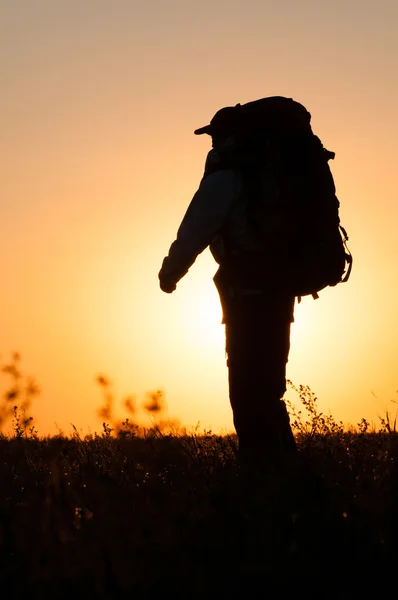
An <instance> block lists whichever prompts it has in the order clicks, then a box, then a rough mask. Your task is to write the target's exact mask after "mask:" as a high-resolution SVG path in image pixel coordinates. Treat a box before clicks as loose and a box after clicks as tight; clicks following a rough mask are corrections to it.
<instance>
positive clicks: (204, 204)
mask: <svg viewBox="0 0 398 600" xmlns="http://www.w3.org/2000/svg"><path fill="white" fill-rule="evenodd" d="M241 186H242V182H241V177H240V176H239V175H238V174H236V173H235V172H234V171H232V170H222V171H217V172H216V173H213V174H212V175H208V176H207V177H205V178H204V179H202V181H201V184H200V186H199V189H198V191H197V192H196V194H195V195H194V197H193V198H192V201H191V203H190V205H189V207H188V210H187V212H186V213H185V216H184V218H183V220H182V223H181V225H180V227H179V229H178V232H177V238H176V240H175V241H174V242H173V243H172V245H171V246H170V250H169V253H168V256H166V258H165V259H164V260H163V264H162V268H161V270H160V272H159V281H160V287H161V289H162V290H163V291H164V292H167V293H171V292H172V291H174V290H175V289H176V285H177V282H178V281H179V280H180V279H181V278H182V277H184V275H185V274H186V273H187V271H188V269H189V268H190V267H191V265H192V264H193V263H194V262H195V260H196V257H197V256H198V255H199V254H200V253H201V252H203V250H204V249H205V248H207V246H208V245H209V244H210V243H211V241H212V240H213V238H214V236H215V235H216V233H217V232H218V231H219V230H220V228H221V227H222V225H223V224H224V223H225V220H226V218H227V216H228V213H229V211H230V209H231V207H232V205H233V203H234V202H235V201H236V200H237V199H238V198H239V195H240V193H241Z"/></svg>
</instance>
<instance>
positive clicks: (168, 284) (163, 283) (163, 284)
mask: <svg viewBox="0 0 398 600" xmlns="http://www.w3.org/2000/svg"><path fill="white" fill-rule="evenodd" d="M159 284H160V289H161V290H162V292H165V293H166V294H171V293H172V292H174V290H175V289H176V288H177V286H176V284H175V283H174V281H170V280H167V279H161V278H160V277H159Z"/></svg>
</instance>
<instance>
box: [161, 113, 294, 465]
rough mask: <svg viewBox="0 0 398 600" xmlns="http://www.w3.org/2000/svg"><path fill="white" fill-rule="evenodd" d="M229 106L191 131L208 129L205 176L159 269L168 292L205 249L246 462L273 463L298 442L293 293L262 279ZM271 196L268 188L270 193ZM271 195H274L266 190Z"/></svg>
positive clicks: (248, 168)
mask: <svg viewBox="0 0 398 600" xmlns="http://www.w3.org/2000/svg"><path fill="white" fill-rule="evenodd" d="M238 129H239V125H238V124H237V122H236V111H235V110H234V108H229V107H228V108H224V109H221V110H220V111H218V112H217V113H216V115H215V116H214V117H213V119H212V120H211V122H210V124H209V125H207V126H206V127H202V128H201V129H197V130H196V131H195V134H197V135H200V134H208V135H210V136H211V138H212V146H213V150H211V151H210V152H209V154H208V157H207V160H206V166H205V173H204V176H203V179H202V181H201V182H200V186H199V189H198V190H197V192H196V193H195V195H194V197H193V199H192V201H191V203H190V205H189V207H188V210H187V212H186V214H185V216H184V218H183V220H182V223H181V225H180V227H179V229H178V233H177V238H176V240H175V241H174V242H173V243H172V245H171V247H170V250H169V253H168V256H167V257H166V258H165V259H164V260H163V264H162V268H161V270H160V272H159V280H160V287H161V289H162V290H163V291H164V292H166V293H172V292H173V291H174V290H175V289H176V284H177V282H178V281H179V280H180V279H181V278H182V277H184V275H185V274H186V273H187V271H188V269H189V268H190V267H191V265H192V264H193V263H194V261H195V259H196V257H197V256H198V255H199V254H200V253H201V252H202V251H203V250H204V249H205V248H207V246H209V247H210V251H211V252H212V255H213V257H214V258H215V260H216V261H217V263H218V264H219V265H220V266H219V269H218V271H217V273H216V275H215V277H214V282H215V284H216V287H217V289H218V292H219V294H220V299H221V304H222V308H223V323H225V333H226V354H227V365H228V375H229V397H230V402H231V406H232V411H233V420H234V425H235V428H236V432H237V435H238V439H239V453H240V458H241V461H242V462H243V463H244V464H250V463H253V464H261V463H265V464H268V463H274V464H275V463H278V462H279V461H280V460H281V459H282V460H283V459H284V457H285V456H286V455H289V454H294V453H295V450H296V444H295V440H294V436H293V434H292V430H291V428H290V423H289V416H288V413H287V410H286V406H285V403H284V402H283V401H282V400H281V399H282V397H283V395H284V393H285V391H286V363H287V361H288V355H289V347H290V325H291V323H292V322H293V320H294V319H293V312H294V302H295V297H294V295H292V294H291V293H290V292H287V291H284V289H283V286H279V287H278V286H270V285H268V284H267V283H266V282H265V281H264V276H263V274H262V273H261V272H260V271H261V270H262V266H261V264H260V263H261V260H262V258H263V257H264V247H263V241H262V240H261V239H260V238H259V235H258V232H257V231H256V227H255V224H254V223H253V219H252V218H251V217H250V207H251V206H252V203H253V202H255V201H256V196H257V195H259V194H263V193H264V187H263V188H261V189H260V188H259V186H258V185H257V182H258V177H259V175H260V176H261V177H263V176H265V177H266V173H264V169H263V164H264V163H263V162H262V161H258V160H257V154H258V153H257V150H256V148H257V147H256V145H255V146H254V147H253V146H250V145H249V146H247V144H246V146H245V144H244V143H243V144H242V140H241V137H240V136H239V131H238ZM270 193H271V192H270ZM271 195H272V194H271Z"/></svg>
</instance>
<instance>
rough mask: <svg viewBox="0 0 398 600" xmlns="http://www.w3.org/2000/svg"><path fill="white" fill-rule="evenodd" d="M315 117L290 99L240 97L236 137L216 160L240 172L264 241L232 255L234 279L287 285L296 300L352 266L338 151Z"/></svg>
mask: <svg viewBox="0 0 398 600" xmlns="http://www.w3.org/2000/svg"><path fill="white" fill-rule="evenodd" d="M228 110H229V111H230V109H228ZM221 112H222V111H221ZM310 121H311V115H310V113H309V112H308V111H307V110H306V109H305V108H304V106H302V105H301V104H299V103H298V102H295V101H294V100H292V99H290V98H283V97H280V96H275V97H270V98H263V99H261V100H256V101H254V102H249V103H247V104H244V105H240V104H238V105H237V106H236V107H234V111H233V129H234V131H233V132H234V133H235V136H236V139H237V143H236V145H235V147H234V148H233V149H232V150H229V151H227V152H226V153H225V154H224V155H222V156H219V157H218V165H217V164H216V165H215V166H214V167H213V170H214V169H215V168H225V167H226V166H228V167H231V168H234V169H236V170H238V171H240V172H241V173H242V176H243V179H244V182H245V186H246V190H247V194H248V221H249V225H250V227H251V228H252V231H253V234H254V235H255V236H256V237H257V239H258V240H259V247H260V251H257V252H251V253H245V252H243V253H242V252H241V253H239V252H237V253H231V255H230V256H229V267H230V269H231V271H232V272H233V274H234V275H235V277H236V278H237V281H240V282H241V283H243V285H245V283H246V286H251V285H252V286H253V285H261V286H263V287H266V288H270V287H275V288H277V289H284V290H287V291H288V292H289V293H291V294H292V295H294V296H297V297H299V299H301V297H302V296H306V295H312V296H313V297H314V298H317V297H318V292H319V291H320V290H322V289H324V288H325V287H327V286H335V285H336V284H337V283H340V282H345V281H347V280H348V278H349V275H350V272H351V268H352V256H351V254H350V252H349V250H348V248H347V245H346V242H347V240H348V236H347V233H346V231H345V229H344V228H343V227H342V226H341V225H340V218H339V206H340V203H339V201H338V199H337V197H336V189H335V185H334V181H333V176H332V173H331V171H330V168H329V165H328V161H329V160H330V159H333V158H334V153H333V152H330V151H328V150H326V149H325V148H324V147H323V145H322V143H321V141H320V140H319V138H318V137H317V136H316V135H314V133H313V132H312V129H311V125H310ZM210 162H211V161H210ZM216 162H217V161H216ZM210 169H211V165H210Z"/></svg>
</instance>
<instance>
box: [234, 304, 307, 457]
mask: <svg viewBox="0 0 398 600" xmlns="http://www.w3.org/2000/svg"><path fill="white" fill-rule="evenodd" d="M293 309H294V298H291V297H288V298H286V297H284V296H281V295H279V296H276V295H273V296H269V295H268V296H265V295H253V296H250V295H249V296H243V297H242V298H241V299H239V300H237V301H236V302H235V303H234V305H233V307H232V309H231V311H230V318H229V321H228V322H227V324H226V351H227V358H228V363H227V364H228V376H229V395H230V401H231V406H232V411H233V418H234V425H235V429H236V432H237V435H238V439H239V446H240V454H241V455H242V457H243V458H244V456H248V457H250V458H249V460H254V459H256V458H257V459H258V460H259V461H262V460H264V459H267V458H270V459H272V458H275V459H278V458H279V457H281V456H282V455H283V454H285V453H286V451H294V450H295V440H294V436H293V434H292V431H291V428H290V423H289V415H288V413H287V410H286V406H285V403H284V402H283V401H282V400H281V398H282V397H283V395H284V393H285V391H286V363H287V360H288V355H289V349H290V324H291V322H292V320H293Z"/></svg>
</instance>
